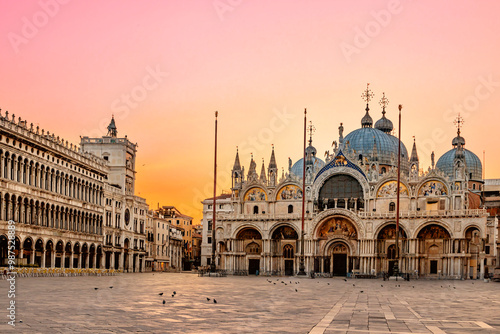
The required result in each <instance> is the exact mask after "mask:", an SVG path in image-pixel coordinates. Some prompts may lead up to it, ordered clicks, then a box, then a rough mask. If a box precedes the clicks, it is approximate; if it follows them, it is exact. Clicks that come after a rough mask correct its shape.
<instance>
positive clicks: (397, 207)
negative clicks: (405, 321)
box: [394, 104, 403, 279]
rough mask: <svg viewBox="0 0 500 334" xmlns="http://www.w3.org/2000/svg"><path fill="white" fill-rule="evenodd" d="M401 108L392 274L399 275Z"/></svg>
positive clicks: (401, 107) (401, 106)
mask: <svg viewBox="0 0 500 334" xmlns="http://www.w3.org/2000/svg"><path fill="white" fill-rule="evenodd" d="M401 109H403V105H401V104H400V105H399V127H398V186H397V188H396V261H395V262H394V275H395V276H396V279H397V277H398V275H399V191H400V190H399V189H400V187H401V183H400V182H401Z"/></svg>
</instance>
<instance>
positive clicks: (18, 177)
mask: <svg viewBox="0 0 500 334" xmlns="http://www.w3.org/2000/svg"><path fill="white" fill-rule="evenodd" d="M0 163H1V165H2V166H3V168H0V177H2V178H4V179H7V180H12V181H15V182H20V183H23V184H26V185H29V186H34V187H37V188H40V189H44V190H47V191H51V192H55V193H57V194H61V195H64V196H68V197H72V198H75V199H78V200H82V201H87V202H90V203H93V204H98V205H101V198H102V197H101V196H102V187H101V186H100V185H99V184H96V183H93V182H92V181H91V182H89V181H85V179H79V178H78V179H77V178H76V177H73V175H71V174H69V175H68V174H65V173H63V172H60V171H59V170H54V168H52V169H51V168H50V167H48V166H44V165H42V164H40V163H38V162H35V161H32V160H28V159H27V158H24V157H22V156H16V155H15V154H12V155H11V154H10V153H9V152H2V150H0Z"/></svg>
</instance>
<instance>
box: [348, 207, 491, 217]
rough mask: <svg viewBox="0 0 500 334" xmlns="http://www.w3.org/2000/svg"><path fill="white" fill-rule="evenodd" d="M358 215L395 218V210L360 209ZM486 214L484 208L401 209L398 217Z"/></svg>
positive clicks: (476, 215) (478, 215)
mask: <svg viewBox="0 0 500 334" xmlns="http://www.w3.org/2000/svg"><path fill="white" fill-rule="evenodd" d="M358 215H359V216H360V217H363V218H395V217H396V212H395V211H391V212H373V211H372V212H366V211H360V212H358ZM485 215H488V213H487V211H486V210H485V209H467V210H465V209H464V210H420V211H401V212H400V213H399V217H401V218H414V217H443V216H446V217H480V216H485Z"/></svg>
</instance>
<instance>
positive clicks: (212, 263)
mask: <svg viewBox="0 0 500 334" xmlns="http://www.w3.org/2000/svg"><path fill="white" fill-rule="evenodd" d="M218 115H219V112H218V111H216V112H215V151H214V198H213V204H212V206H213V214H212V261H211V263H210V271H211V272H213V273H214V272H215V271H216V266H215V247H216V243H215V219H216V217H215V207H216V206H215V205H216V199H215V198H216V195H217V116H218Z"/></svg>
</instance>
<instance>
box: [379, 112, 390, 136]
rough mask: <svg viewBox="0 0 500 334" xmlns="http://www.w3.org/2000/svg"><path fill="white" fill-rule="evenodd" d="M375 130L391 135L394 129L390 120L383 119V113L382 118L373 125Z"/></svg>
mask: <svg viewBox="0 0 500 334" xmlns="http://www.w3.org/2000/svg"><path fill="white" fill-rule="evenodd" d="M375 129H378V130H380V131H382V132H385V133H387V134H389V133H391V132H392V130H393V129H394V126H393V125H392V122H391V120H390V119H388V118H386V117H385V111H384V112H383V113H382V118H381V119H379V120H378V121H377V123H375Z"/></svg>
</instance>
